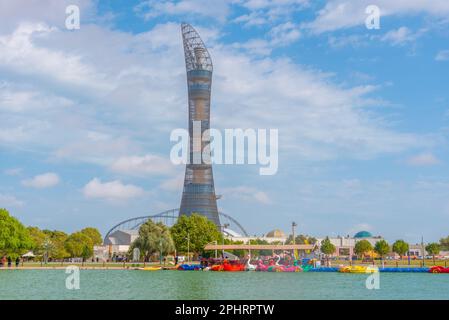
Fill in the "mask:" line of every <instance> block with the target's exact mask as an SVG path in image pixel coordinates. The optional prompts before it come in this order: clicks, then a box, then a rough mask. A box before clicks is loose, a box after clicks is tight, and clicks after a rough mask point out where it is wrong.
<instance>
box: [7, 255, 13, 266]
mask: <svg viewBox="0 0 449 320" xmlns="http://www.w3.org/2000/svg"><path fill="white" fill-rule="evenodd" d="M11 265H12V259H11V256H8V268H11Z"/></svg>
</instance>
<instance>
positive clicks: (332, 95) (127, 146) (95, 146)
mask: <svg viewBox="0 0 449 320" xmlns="http://www.w3.org/2000/svg"><path fill="white" fill-rule="evenodd" d="M253 5H255V4H253ZM42 25H43V24H38V25H32V26H30V25H29V24H25V25H22V26H20V27H18V28H17V29H16V31H15V32H13V33H11V34H9V35H4V36H0V39H1V40H0V43H2V44H3V46H4V48H5V52H6V53H5V52H2V51H1V50H0V67H2V68H7V69H8V72H7V73H5V74H4V76H5V77H6V78H7V79H8V81H9V82H10V83H11V84H10V85H8V87H7V89H8V95H9V96H11V97H12V96H15V94H16V96H17V95H18V96H20V94H21V93H32V95H31V96H32V97H39V99H38V100H39V101H40V102H39V103H37V102H36V109H33V108H31V109H30V108H29V107H27V106H26V104H27V103H25V102H26V101H29V99H28V98H26V99H22V101H24V103H23V104H16V105H14V106H12V105H9V106H8V108H9V109H10V110H15V111H14V114H12V115H6V116H5V117H2V118H0V128H2V129H0V144H2V145H3V146H4V145H6V146H8V147H10V148H26V149H31V150H38V151H40V152H42V150H43V149H44V150H45V153H46V154H50V155H52V157H53V158H52V160H55V159H56V160H58V161H85V162H89V163H95V164H99V165H102V166H106V167H109V166H110V165H111V163H113V162H114V161H116V159H120V158H122V159H126V158H128V159H127V160H132V159H130V157H129V155H130V154H145V152H146V151H145V150H155V149H156V150H157V148H159V150H160V145H161V143H160V142H161V141H168V137H169V132H170V131H171V130H172V129H174V128H178V127H185V119H186V108H187V106H186V105H187V101H186V96H187V90H186V85H185V67H184V59H183V53H182V52H183V51H182V41H181V37H180V30H179V25H178V24H175V23H166V24H161V25H156V26H155V27H153V29H151V30H149V31H148V32H144V33H140V34H136V35H134V34H129V33H124V32H120V31H115V30H111V29H108V28H104V27H99V26H92V25H83V27H82V28H81V29H80V30H78V31H77V32H63V31H62V30H58V29H54V28H52V27H51V26H50V27H42ZM39 26H41V27H39ZM278 27H279V28H278V29H276V30H277V31H273V35H277V36H278V38H273V39H277V40H276V41H278V43H279V44H281V43H288V42H289V41H292V39H295V38H297V33H295V32H293V31H294V30H296V29H295V28H296V26H295V25H294V24H288V23H287V24H284V25H283V26H282V27H281V26H278ZM275 28H276V27H275ZM292 32H293V33H292ZM200 33H201V35H202V36H203V30H200ZM205 34H206V39H207V40H210V42H208V41H207V40H206V39H205V41H206V44H207V46H208V47H209V48H210V51H211V54H212V59H213V62H214V77H215V80H214V83H213V89H212V90H213V102H212V112H211V114H212V119H211V125H212V127H221V128H235V127H242V128H248V127H252V128H278V129H279V130H280V132H281V136H280V139H281V141H280V149H281V150H280V151H281V152H292V153H293V154H295V157H296V158H297V159H298V160H301V159H330V158H335V157H339V156H344V157H372V156H376V155H378V154H382V153H390V152H401V151H403V150H408V149H411V148H414V147H417V146H418V147H422V146H426V147H428V146H429V144H431V143H432V141H431V140H432V139H429V138H428V137H425V136H424V137H423V136H418V135H414V134H409V133H400V132H396V131H395V130H394V127H392V126H391V125H390V124H389V123H388V122H387V121H385V120H382V119H381V118H380V117H378V116H376V114H375V113H374V112H371V110H367V108H368V107H369V106H372V105H375V106H378V105H379V104H382V102H381V100H380V99H376V98H373V97H372V95H374V94H375V91H376V90H378V89H379V87H377V86H375V85H364V86H359V87H342V86H341V85H340V84H339V83H338V82H337V81H334V79H333V78H332V76H331V75H329V74H327V73H326V72H323V71H320V70H313V69H311V68H308V67H307V66H301V65H298V64H296V63H294V62H292V61H291V60H289V59H285V58H269V57H265V58H263V59H261V58H260V56H254V53H249V54H248V52H241V50H238V49H239V48H238V45H237V46H236V45H235V44H234V45H223V44H220V43H219V42H217V34H218V33H217V31H216V30H212V31H209V32H208V33H207V32H206V33H205ZM1 41H3V42H1ZM2 44H0V47H1V45H2ZM244 45H245V44H242V45H241V46H244ZM247 46H248V48H249V49H248V50H250V51H251V50H253V51H254V52H257V51H258V52H259V53H263V54H267V53H268V52H269V51H270V46H271V44H270V40H264V41H259V42H253V43H252V44H250V43H247ZM123 48H127V50H123ZM17 50H20V52H22V56H21V58H20V59H19V58H18V57H17V55H16V54H15V55H13V54H12V53H13V52H17ZM80 52H82V55H80V54H79V53H80ZM46 54H49V57H52V58H51V59H48V57H44V56H45V55H46ZM1 57H3V60H2V58H1ZM39 59H47V60H45V64H47V65H45V67H42V64H40V63H38V61H37V60H39ZM49 60H54V61H49ZM66 60H68V61H73V63H72V64H71V66H70V67H69V69H67V70H64V68H63V64H64V63H65V61H66ZM9 62H12V63H9ZM39 65H40V66H41V67H39ZM72 68H73V69H72ZM71 70H73V71H74V72H73V74H74V75H77V76H74V75H73V74H72V72H69V73H71V74H72V75H70V76H69V75H65V74H66V73H67V72H68V71H71ZM242 70H244V72H243V71H242ZM31 72H32V73H33V76H31V75H30V73H31ZM22 73H26V74H27V76H26V77H25V78H22V79H25V80H24V82H25V83H24V84H23V85H21V86H19V85H18V84H17V81H15V80H14V79H15V77H16V76H17V74H22ZM67 77H72V78H70V79H68V78H67ZM47 78H51V79H52V82H51V83H48V79H47ZM80 82H82V83H83V84H89V85H90V83H92V82H94V83H95V85H96V86H97V87H95V86H94V88H100V89H99V90H84V87H83V85H81V84H79V83H80ZM100 83H103V84H105V85H100ZM71 84H75V85H74V86H72V85H71ZM25 85H26V87H25ZM98 85H99V87H98ZM48 92H52V95H53V99H50V98H48V97H50V96H51V95H49V94H48ZM46 98H47V99H46ZM48 101H52V104H54V108H51V109H50V110H51V112H39V111H38V110H39V109H38V106H41V105H46V102H48ZM60 106H62V107H60ZM27 108H28V109H27ZM20 110H27V112H21V111H20ZM235 115H238V117H237V116H235ZM298 123H300V124H301V125H300V126H299V125H298ZM149 128H151V130H149ZM167 143H168V142H167ZM167 153H168V152H167ZM134 160H136V163H134V164H133V166H134V169H132V168H131V167H128V168H126V167H127V165H129V163H128V164H125V163H124V162H125V161H124V160H123V161H122V163H121V164H120V166H119V167H117V166H116V168H118V170H122V171H128V172H131V171H134V170H144V171H148V170H151V168H148V166H145V161H144V160H142V159H134ZM139 161H141V162H140V163H139ZM116 165H118V164H116ZM136 167H139V169H136ZM148 172H150V171H148Z"/></svg>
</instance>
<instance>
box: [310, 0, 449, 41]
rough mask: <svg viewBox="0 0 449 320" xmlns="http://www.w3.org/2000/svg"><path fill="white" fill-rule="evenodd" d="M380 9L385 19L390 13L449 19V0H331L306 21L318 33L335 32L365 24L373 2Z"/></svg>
mask: <svg viewBox="0 0 449 320" xmlns="http://www.w3.org/2000/svg"><path fill="white" fill-rule="evenodd" d="M373 4H374V5H376V6H378V7H379V9H380V14H381V28H382V18H383V17H386V16H390V15H400V14H401V15H404V14H417V13H426V14H430V15H433V16H435V17H440V18H445V17H446V16H447V15H448V14H449V2H448V1H446V0H427V1H422V0H396V1H390V0H377V1H376V2H374V3H373V1H372V0H360V1H352V0H329V1H328V2H327V3H326V5H325V6H324V8H322V9H321V10H319V11H318V15H317V17H316V18H315V20H313V21H312V22H308V23H304V24H303V27H304V28H307V29H310V30H312V31H313V32H315V33H322V32H327V31H334V30H338V29H343V28H350V27H354V26H358V25H359V26H364V25H365V20H366V18H367V17H368V15H367V14H366V13H365V9H366V7H367V6H369V5H373Z"/></svg>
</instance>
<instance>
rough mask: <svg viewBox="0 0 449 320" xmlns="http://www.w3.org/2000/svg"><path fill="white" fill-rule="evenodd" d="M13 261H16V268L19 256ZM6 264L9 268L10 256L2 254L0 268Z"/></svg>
mask: <svg viewBox="0 0 449 320" xmlns="http://www.w3.org/2000/svg"><path fill="white" fill-rule="evenodd" d="M15 263H16V268H17V267H18V266H19V264H20V258H19V257H17V258H16V261H15ZM6 264H8V268H11V266H12V258H11V257H10V256H8V257H6V256H3V257H2V258H1V259H0V268H3V267H5V266H6Z"/></svg>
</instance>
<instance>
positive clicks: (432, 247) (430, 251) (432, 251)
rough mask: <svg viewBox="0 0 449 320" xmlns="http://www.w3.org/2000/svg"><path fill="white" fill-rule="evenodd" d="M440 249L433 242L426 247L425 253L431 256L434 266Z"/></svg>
mask: <svg viewBox="0 0 449 320" xmlns="http://www.w3.org/2000/svg"><path fill="white" fill-rule="evenodd" d="M440 248H441V247H440V245H439V244H438V243H435V242H433V243H429V244H428V245H427V246H426V251H427V253H428V254H430V255H432V258H433V264H434V265H435V256H436V255H437V254H439V253H440Z"/></svg>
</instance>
